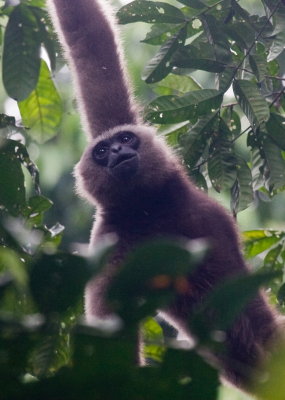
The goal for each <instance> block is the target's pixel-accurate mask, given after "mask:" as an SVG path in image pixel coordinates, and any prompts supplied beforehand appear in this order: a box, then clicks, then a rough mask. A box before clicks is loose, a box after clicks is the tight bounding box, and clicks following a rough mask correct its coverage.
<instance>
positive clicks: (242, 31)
mask: <svg viewBox="0 0 285 400" xmlns="http://www.w3.org/2000/svg"><path fill="white" fill-rule="evenodd" d="M226 32H227V33H228V35H229V36H230V38H232V39H233V40H234V41H235V42H236V43H237V45H238V47H239V48H240V49H241V50H244V49H248V48H249V47H250V46H251V45H252V43H254V40H255V31H254V29H253V27H252V25H251V24H249V23H247V22H245V21H243V22H240V21H235V22H232V23H231V24H230V25H228V26H226Z"/></svg>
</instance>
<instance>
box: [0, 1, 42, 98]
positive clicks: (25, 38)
mask: <svg viewBox="0 0 285 400" xmlns="http://www.w3.org/2000/svg"><path fill="white" fill-rule="evenodd" d="M38 31H39V28H38V23H37V19H36V18H35V16H34V14H33V12H32V11H31V10H30V9H29V7H27V6H25V5H22V4H20V5H18V6H17V7H15V8H14V10H13V11H12V13H11V15H10V18H9V22H8V25H7V28H6V32H5V39H4V50H3V82H4V86H5V89H6V91H7V93H8V95H9V96H10V97H12V98H13V99H15V100H17V101H21V100H24V99H25V98H27V97H28V96H29V94H30V93H31V92H32V91H33V90H34V88H35V87H36V84H37V81H38V77H39V72H40V45H41V41H40V36H39V33H38Z"/></svg>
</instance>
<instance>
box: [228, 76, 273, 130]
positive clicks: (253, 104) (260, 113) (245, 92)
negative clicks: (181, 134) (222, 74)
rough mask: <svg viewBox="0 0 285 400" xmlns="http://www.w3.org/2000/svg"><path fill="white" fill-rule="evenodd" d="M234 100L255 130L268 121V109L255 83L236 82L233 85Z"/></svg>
mask: <svg viewBox="0 0 285 400" xmlns="http://www.w3.org/2000/svg"><path fill="white" fill-rule="evenodd" d="M233 90H234V93H235V96H236V99H237V101H238V103H239V105H240V106H241V108H242V110H243V112H244V113H245V115H246V116H247V118H248V119H249V121H250V123H251V125H252V127H253V128H254V129H256V128H257V127H258V126H260V125H261V124H262V123H263V122H266V121H267V120H268V119H269V107H268V104H267V103H266V101H265V99H264V98H263V96H262V95H261V93H260V91H259V90H258V87H257V86H256V84H255V83H253V82H250V81H247V80H236V81H234V84H233Z"/></svg>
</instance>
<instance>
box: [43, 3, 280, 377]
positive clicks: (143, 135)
mask: <svg viewBox="0 0 285 400" xmlns="http://www.w3.org/2000/svg"><path fill="white" fill-rule="evenodd" d="M49 4H50V8H51V9H52V10H53V11H52V15H53V16H54V18H56V21H57V22H56V26H57V29H58V30H59V33H60V37H61V38H62V41H63V44H64V46H65V50H66V53H67V58H68V60H69V62H70V64H71V67H72V71H73V76H74V77H75V82H76V85H77V90H78V91H79V94H80V96H79V103H80V104H81V114H82V113H83V114H84V115H83V116H84V118H85V119H86V121H87V130H88V132H89V135H90V136H92V137H93V138H94V139H92V140H91V142H90V144H89V146H88V148H87V149H86V151H85V152H84V154H83V156H82V158H81V161H80V162H79V164H78V165H77V166H76V169H75V176H76V181H77V187H78V191H79V192H80V193H81V194H82V195H83V196H85V197H87V198H88V200H89V201H91V202H92V203H93V204H94V205H95V206H96V209H97V213H96V222H95V224H94V228H93V230H92V235H91V241H90V247H91V248H92V247H93V246H94V245H95V243H96V242H97V241H98V240H100V238H103V237H104V235H106V234H110V233H114V234H116V236H117V238H118V244H117V247H116V251H115V254H114V256H113V258H112V260H111V262H110V264H109V265H108V266H107V267H106V268H105V270H104V271H103V273H102V274H101V275H100V276H99V277H96V278H95V279H93V280H92V281H91V282H90V283H89V284H88V285H87V288H86V296H85V304H86V316H87V319H89V320H91V319H92V317H93V316H96V317H100V318H104V317H106V316H107V315H108V314H109V313H111V312H112V310H110V309H109V307H108V304H106V301H105V293H106V290H107V289H108V285H109V283H110V280H111V279H112V277H113V276H114V274H115V273H116V272H117V270H118V267H119V265H120V264H121V262H122V260H123V259H124V258H125V257H126V254H127V253H128V252H129V251H130V250H131V249H132V248H133V247H134V246H136V245H137V244H138V243H140V242H142V241H144V240H146V239H149V238H154V237H161V236H168V237H173V236H179V237H184V238H188V239H197V238H204V239H206V240H208V241H209V243H210V244H211V248H212V250H211V252H210V255H209V256H208V258H207V259H206V261H205V262H204V263H203V265H202V266H201V267H199V268H198V270H197V271H196V272H195V274H194V275H192V276H191V287H192V290H191V292H190V293H187V294H183V295H179V296H177V299H176V301H175V302H174V304H172V305H171V307H169V308H168V309H167V310H163V315H164V317H165V318H166V319H167V320H169V321H171V323H173V324H174V325H175V326H176V327H178V328H180V329H182V330H183V331H184V333H186V334H187V335H188V336H190V332H189V330H188V327H187V320H188V317H189V315H190V314H191V312H192V311H193V309H194V308H195V307H196V306H197V305H198V304H199V303H201V301H203V298H204V297H205V295H207V294H208V293H209V291H211V289H212V288H213V287H214V286H216V285H217V284H219V283H220V282H221V281H223V280H224V279H225V278H226V277H230V276H234V275H241V274H248V273H249V272H248V268H247V266H246V264H245V262H244V260H243V258H242V255H241V251H240V246H239V238H238V234H237V232H236V228H235V223H234V221H233V219H232V218H231V216H230V215H228V213H227V212H226V211H225V210H224V209H223V208H222V207H220V206H219V205H218V204H217V203H216V202H214V201H213V200H211V199H210V198H208V196H207V195H205V194H204V193H202V192H201V191H199V190H198V189H197V188H196V187H195V186H194V185H193V184H192V183H191V182H190V181H189V179H188V177H187V174H186V172H185V171H184V169H183V167H182V166H181V163H180V161H179V160H178V159H177V157H176V156H175V155H174V154H173V152H172V151H171V150H170V149H169V148H168V147H167V145H166V144H165V142H164V141H163V140H162V139H161V138H159V137H158V136H157V135H156V132H155V129H154V128H152V127H149V126H146V125H139V124H138V121H139V117H138V114H137V113H136V111H134V110H135V106H134V105H133V101H132V98H131V97H130V94H129V89H128V87H127V85H126V75H125V72H124V70H123V66H122V57H121V53H120V50H119V53H118V51H117V46H118V43H117V42H116V41H115V39H114V35H115V34H116V28H115V25H114V24H115V22H114V19H113V17H112V16H111V17H110V18H109V17H106V11H103V8H102V7H103V1H95V0H84V1H79V0H49ZM55 14H57V17H55ZM103 66H107V70H105V69H102V67H103ZM86 121H85V122H86ZM126 130H127V131H131V132H133V133H134V134H135V135H137V136H138V137H139V139H140V146H139V149H138V157H139V169H138V171H137V172H136V173H135V174H134V175H132V176H131V177H129V178H128V179H127V180H126V181H124V180H123V179H122V180H118V178H116V177H114V176H112V174H110V173H109V170H108V168H106V167H104V166H100V165H98V164H96V163H95V162H94V160H93V158H92V150H93V148H94V146H95V145H96V144H97V143H98V142H99V141H100V140H102V139H106V138H110V137H112V136H113V135H114V134H115V133H116V132H120V131H126ZM276 331H277V320H276V316H275V314H274V312H273V311H272V310H271V308H270V306H269V305H268V303H267V301H266V300H265V299H264V297H263V296H262V295H261V294H258V295H257V296H256V297H255V298H254V299H253V300H252V301H251V302H250V303H249V305H248V306H247V308H246V309H245V311H244V312H243V313H242V315H240V316H239V317H238V318H237V320H236V321H235V323H234V325H233V327H232V328H231V329H229V330H228V332H226V340H227V354H226V355H224V356H223V357H219V363H220V366H221V369H222V370H223V371H224V374H225V376H227V377H228V379H230V380H231V381H232V382H234V383H236V384H245V382H246V381H247V379H248V376H249V371H251V369H252V368H253V367H255V366H256V365H257V364H258V363H259V362H260V361H261V360H262V359H263V358H264V357H265V355H266V350H267V345H268V343H270V342H271V340H272V338H273V337H274V335H275V333H276Z"/></svg>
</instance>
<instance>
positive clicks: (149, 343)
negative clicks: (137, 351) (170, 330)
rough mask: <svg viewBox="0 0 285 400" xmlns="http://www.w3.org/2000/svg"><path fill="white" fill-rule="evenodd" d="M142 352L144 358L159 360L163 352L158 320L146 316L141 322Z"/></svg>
mask: <svg viewBox="0 0 285 400" xmlns="http://www.w3.org/2000/svg"><path fill="white" fill-rule="evenodd" d="M142 334H143V343H144V346H143V353H144V358H145V359H146V360H149V359H150V360H152V361H156V362H161V361H162V357H163V355H164V353H165V348H164V346H163V345H164V339H163V331H162V328H161V326H160V325H159V324H158V322H156V321H155V319H153V318H147V320H146V321H144V323H143V332H142Z"/></svg>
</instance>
